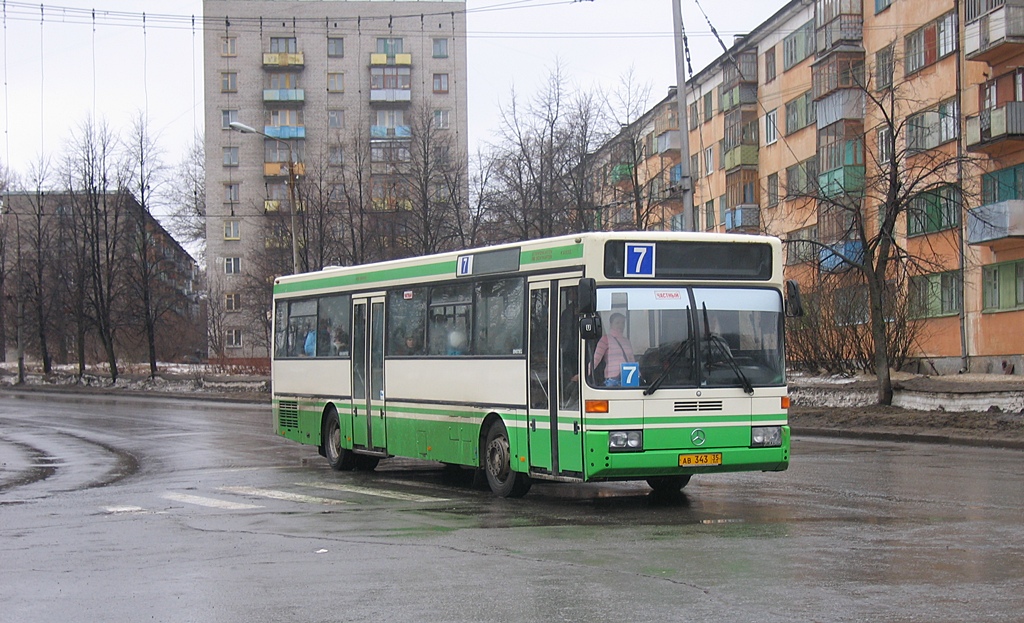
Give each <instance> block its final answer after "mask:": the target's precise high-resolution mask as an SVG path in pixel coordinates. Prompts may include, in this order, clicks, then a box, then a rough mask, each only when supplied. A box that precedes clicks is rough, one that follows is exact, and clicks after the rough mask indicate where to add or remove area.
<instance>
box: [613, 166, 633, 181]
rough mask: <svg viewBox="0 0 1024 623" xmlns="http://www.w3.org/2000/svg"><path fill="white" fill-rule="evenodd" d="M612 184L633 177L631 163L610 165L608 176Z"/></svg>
mask: <svg viewBox="0 0 1024 623" xmlns="http://www.w3.org/2000/svg"><path fill="white" fill-rule="evenodd" d="M609 178H610V181H611V183H612V184H618V183H619V182H625V181H629V180H632V179H633V165H631V164H617V165H615V166H614V167H612V171H611V175H610V176H609Z"/></svg>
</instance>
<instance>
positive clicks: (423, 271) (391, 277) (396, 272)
mask: <svg viewBox="0 0 1024 623" xmlns="http://www.w3.org/2000/svg"><path fill="white" fill-rule="evenodd" d="M582 257H583V245H582V244H570V245H565V246H561V247H552V248H550V249H533V250H529V251H523V252H521V253H520V255H519V264H520V266H528V265H533V264H543V263H545V262H564V261H566V260H575V259H580V258H582ZM455 269H456V261H455V260H444V261H440V262H434V263H433V264H420V265H415V266H405V267H401V268H385V269H381V270H374V271H369V272H365V273H358V274H354V275H341V276H331V277H321V278H319V279H310V280H307V281H300V282H296V283H278V284H275V285H274V294H292V293H296V292H306V291H308V290H323V289H326V288H343V287H350V286H361V285H369V284H372V283H380V282H386V281H399V280H402V279H416V278H421V277H436V276H438V275H445V274H448V275H451V276H452V277H454V276H455Z"/></svg>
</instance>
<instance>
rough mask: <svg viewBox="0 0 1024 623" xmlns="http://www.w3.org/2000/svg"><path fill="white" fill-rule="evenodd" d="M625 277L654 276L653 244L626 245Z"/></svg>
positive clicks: (629, 243)
mask: <svg viewBox="0 0 1024 623" xmlns="http://www.w3.org/2000/svg"><path fill="white" fill-rule="evenodd" d="M623 274H624V276H626V277H653V276H654V243H650V242H648V243H643V244H640V243H635V242H627V243H626V270H625V271H624V273H623Z"/></svg>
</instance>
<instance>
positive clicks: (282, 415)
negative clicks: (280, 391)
mask: <svg viewBox="0 0 1024 623" xmlns="http://www.w3.org/2000/svg"><path fill="white" fill-rule="evenodd" d="M277 422H278V424H279V425H280V427H281V428H298V427H299V401H297V400H282V401H281V402H279V403H278V404H277Z"/></svg>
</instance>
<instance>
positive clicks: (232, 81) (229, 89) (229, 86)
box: [220, 71, 238, 93]
mask: <svg viewBox="0 0 1024 623" xmlns="http://www.w3.org/2000/svg"><path fill="white" fill-rule="evenodd" d="M236 91H238V72H236V71H222V72H220V92H221V93H235V92H236Z"/></svg>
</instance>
